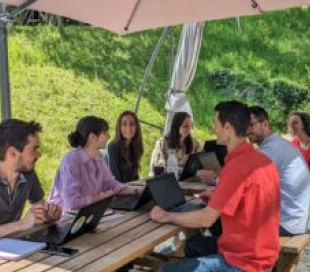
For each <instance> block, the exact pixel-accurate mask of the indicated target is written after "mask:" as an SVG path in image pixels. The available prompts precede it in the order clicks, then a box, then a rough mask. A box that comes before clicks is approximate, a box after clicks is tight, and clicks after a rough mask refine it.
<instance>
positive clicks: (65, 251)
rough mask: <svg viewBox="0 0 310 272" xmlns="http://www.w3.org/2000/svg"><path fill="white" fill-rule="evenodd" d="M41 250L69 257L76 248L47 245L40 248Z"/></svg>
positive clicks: (75, 251)
mask: <svg viewBox="0 0 310 272" xmlns="http://www.w3.org/2000/svg"><path fill="white" fill-rule="evenodd" d="M41 252H44V253H48V254H53V255H58V256H64V257H69V256H71V255H73V254H75V253H77V252H78V250H77V249H74V248H68V247H60V246H55V245H48V246H47V247H45V248H43V249H41Z"/></svg>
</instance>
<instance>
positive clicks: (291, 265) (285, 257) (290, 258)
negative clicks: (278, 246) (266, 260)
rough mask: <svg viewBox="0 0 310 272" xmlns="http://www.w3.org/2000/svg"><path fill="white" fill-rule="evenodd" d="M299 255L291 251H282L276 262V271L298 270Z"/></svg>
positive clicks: (292, 271)
mask: <svg viewBox="0 0 310 272" xmlns="http://www.w3.org/2000/svg"><path fill="white" fill-rule="evenodd" d="M298 261H299V255H296V254H290V253H281V254H280V257H279V260H278V262H277V264H276V269H275V270H274V271H276V272H296V267H297V263H298Z"/></svg>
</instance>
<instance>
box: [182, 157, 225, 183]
mask: <svg viewBox="0 0 310 272" xmlns="http://www.w3.org/2000/svg"><path fill="white" fill-rule="evenodd" d="M201 169H206V170H213V171H214V172H216V173H219V172H220V170H221V169H222V165H221V164H220V162H219V160H218V158H217V156H216V154H215V152H208V153H205V152H198V153H193V154H190V155H189V157H188V159H187V161H186V164H185V166H184V169H183V172H182V174H181V176H180V181H183V180H185V179H188V178H191V177H194V176H196V174H197V171H199V170H201ZM197 181H198V180H197Z"/></svg>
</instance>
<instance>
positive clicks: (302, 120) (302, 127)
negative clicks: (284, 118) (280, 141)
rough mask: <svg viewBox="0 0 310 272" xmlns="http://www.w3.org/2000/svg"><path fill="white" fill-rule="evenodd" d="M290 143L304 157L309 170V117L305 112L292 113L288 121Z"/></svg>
mask: <svg viewBox="0 0 310 272" xmlns="http://www.w3.org/2000/svg"><path fill="white" fill-rule="evenodd" d="M288 129H289V132H290V134H291V136H292V137H293V138H292V140H291V142H292V144H293V145H294V146H296V148H297V149H298V150H299V151H300V152H301V154H302V155H303V156H304V158H305V161H306V162H307V164H308V167H309V169H310V116H309V114H307V113H305V112H294V113H292V114H291V115H290V117H289V119H288Z"/></svg>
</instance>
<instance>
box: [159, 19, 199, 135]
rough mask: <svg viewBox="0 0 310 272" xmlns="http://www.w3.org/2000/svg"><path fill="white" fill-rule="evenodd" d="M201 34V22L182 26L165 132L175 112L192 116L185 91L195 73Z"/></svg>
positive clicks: (168, 99) (168, 129)
mask: <svg viewBox="0 0 310 272" xmlns="http://www.w3.org/2000/svg"><path fill="white" fill-rule="evenodd" d="M202 36H203V23H190V24H185V25H184V26H183V30H182V34H181V37H180V41H179V48H178V53H177V55H176V59H175V65H174V70H173V74H172V79H171V85H170V90H169V91H168V95H167V102H166V106H165V108H166V110H167V119H166V124H165V134H168V132H170V127H171V121H172V118H173V116H174V114H175V113H176V112H180V111H183V112H187V113H189V114H190V115H191V116H192V117H193V113H192V110H191V106H190V104H189V102H188V101H187V99H186V92H187V90H188V88H189V87H190V85H191V83H192V81H193V79H194V76H195V73H196V68H197V62H198V58H199V52H200V47H201V41H202Z"/></svg>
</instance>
